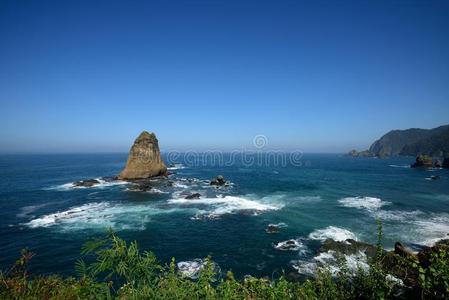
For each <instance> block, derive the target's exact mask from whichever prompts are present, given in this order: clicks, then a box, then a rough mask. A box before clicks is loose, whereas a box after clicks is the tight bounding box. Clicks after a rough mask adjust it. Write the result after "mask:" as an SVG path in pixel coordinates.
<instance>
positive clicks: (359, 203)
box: [338, 197, 391, 211]
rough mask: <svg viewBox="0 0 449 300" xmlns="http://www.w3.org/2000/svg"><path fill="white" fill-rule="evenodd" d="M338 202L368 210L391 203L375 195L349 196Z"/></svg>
mask: <svg viewBox="0 0 449 300" xmlns="http://www.w3.org/2000/svg"><path fill="white" fill-rule="evenodd" d="M338 202H339V203H340V204H342V205H343V206H345V207H353V208H357V209H366V210H368V211H374V210H378V209H379V208H381V207H382V206H384V205H389V204H391V202H387V201H382V200H381V199H379V198H374V197H347V198H343V199H340V200H338Z"/></svg>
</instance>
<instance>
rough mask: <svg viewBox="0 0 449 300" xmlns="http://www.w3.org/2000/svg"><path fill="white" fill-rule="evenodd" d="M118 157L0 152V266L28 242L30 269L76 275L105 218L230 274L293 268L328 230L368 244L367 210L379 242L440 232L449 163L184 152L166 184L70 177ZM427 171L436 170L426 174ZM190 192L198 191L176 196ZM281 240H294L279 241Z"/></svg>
mask: <svg viewBox="0 0 449 300" xmlns="http://www.w3.org/2000/svg"><path fill="white" fill-rule="evenodd" d="M126 158H127V154H126V153H123V154H92V155H88V154H80V155H3V156H0V170H1V180H0V250H1V251H0V253H1V255H0V268H1V269H5V268H6V267H7V266H8V265H10V264H11V263H12V262H13V261H14V260H15V259H17V258H18V256H19V251H20V250H21V249H22V248H25V247H28V248H29V249H30V250H32V251H33V252H35V253H36V256H35V258H34V259H33V262H32V264H31V269H32V272H34V273H42V274H45V273H49V272H59V273H63V274H73V273H74V263H75V261H76V260H77V259H78V258H80V249H81V247H82V245H83V242H84V241H86V240H87V239H89V238H92V237H98V236H103V235H104V234H105V231H106V229H107V228H108V227H111V228H113V229H114V230H115V231H116V232H117V233H118V234H119V235H120V236H121V237H123V238H125V239H126V240H128V241H131V240H136V241H137V242H138V244H139V246H140V248H141V249H146V250H151V251H153V252H154V253H156V255H157V257H158V258H159V260H160V261H162V262H169V260H170V259H171V258H172V257H175V258H176V260H177V261H178V262H187V263H189V262H190V263H191V262H192V261H193V262H194V261H195V259H200V258H204V257H206V256H208V255H210V256H211V257H212V260H213V261H214V262H215V263H217V264H218V266H219V267H220V268H221V269H222V270H232V271H234V272H235V273H236V275H237V276H238V277H242V276H244V275H246V274H251V275H257V276H269V277H271V276H274V275H273V274H279V273H280V272H281V271H282V270H284V271H285V272H302V271H304V269H307V268H306V267H307V266H309V267H310V265H307V264H308V263H310V262H313V261H314V260H315V262H316V257H315V255H316V253H315V252H316V250H317V249H318V248H319V247H320V244H321V242H322V241H323V240H324V239H326V238H333V239H336V240H344V239H346V238H354V239H357V240H360V241H366V242H370V243H374V242H375V241H376V219H380V220H381V221H382V224H383V228H384V246H385V247H386V248H392V247H393V245H394V242H395V241H396V240H400V241H403V242H405V243H407V244H408V245H410V246H411V247H416V246H417V245H426V244H427V245H429V244H431V243H432V242H433V241H435V240H438V239H441V238H443V237H445V236H446V234H447V233H449V171H448V170H416V169H411V168H409V167H408V166H409V165H410V164H411V163H412V162H413V161H414V159H413V158H412V157H398V158H388V159H373V158H356V159H355V158H351V157H346V156H343V155H338V154H305V155H303V156H302V157H301V163H299V164H298V163H295V164H291V163H287V164H279V163H274V162H271V163H270V162H262V163H258V162H257V161H256V162H251V163H248V161H242V160H239V159H237V160H235V161H232V163H230V164H223V163H217V162H213V161H208V160H203V161H201V160H200V161H196V162H193V163H192V161H186V159H185V157H184V158H183V159H179V161H177V162H178V163H179V164H176V165H175V166H172V167H171V168H170V169H171V172H173V173H174V174H173V175H171V177H170V180H171V181H172V183H173V185H172V186H171V187H161V188H160V189H154V190H151V191H149V192H135V191H129V190H128V189H129V187H130V185H129V184H126V183H124V182H112V183H107V182H105V183H103V184H100V185H97V186H94V187H91V188H73V187H72V185H71V183H72V182H74V181H76V180H81V179H87V178H101V177H103V176H114V175H116V174H118V173H119V172H120V170H121V169H122V168H123V167H124V165H125V162H126ZM220 174H221V175H223V176H224V177H225V178H226V179H227V180H229V182H230V185H229V186H227V187H222V188H215V187H212V186H210V185H209V183H208V180H210V179H212V178H214V177H215V176H217V175H220ZM432 175H439V176H440V179H439V180H430V176H432ZM193 192H198V193H200V194H201V195H202V197H201V198H200V199H194V200H186V199H184V198H185V195H187V194H188V193H193ZM269 224H278V225H279V227H281V229H280V232H279V233H275V234H268V233H267V232H266V231H265V229H266V228H267V226H268V225H269ZM289 239H293V240H294V241H295V247H293V248H291V249H288V250H285V249H284V250H281V249H282V242H283V241H286V240H289ZM197 262H198V261H197ZM193 266H194V265H193ZM301 266H302V267H301Z"/></svg>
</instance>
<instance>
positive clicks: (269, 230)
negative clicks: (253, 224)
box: [265, 224, 280, 233]
mask: <svg viewBox="0 0 449 300" xmlns="http://www.w3.org/2000/svg"><path fill="white" fill-rule="evenodd" d="M265 231H266V232H267V233H278V232H279V231H280V228H279V226H276V225H273V224H270V225H268V227H267V228H266V229H265Z"/></svg>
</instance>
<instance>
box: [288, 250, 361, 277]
mask: <svg viewBox="0 0 449 300" xmlns="http://www.w3.org/2000/svg"><path fill="white" fill-rule="evenodd" d="M337 256H338V255H337V253H336V252H335V251H333V250H329V251H327V252H322V253H320V254H318V255H317V256H315V257H314V258H313V259H312V260H311V261H301V260H297V261H292V266H293V268H294V269H295V270H297V271H298V273H300V274H305V275H309V276H315V275H316V274H317V272H318V271H319V270H328V271H329V272H330V273H331V274H332V275H333V276H336V275H337V274H338V273H339V272H341V264H340V261H339V260H338V259H337ZM341 258H343V259H344V263H345V265H346V269H347V270H348V271H349V272H350V274H355V273H356V272H357V271H358V270H359V269H361V270H363V271H364V272H367V271H368V270H369V265H368V262H367V257H366V255H365V253H363V252H362V251H359V252H357V253H356V254H351V255H341Z"/></svg>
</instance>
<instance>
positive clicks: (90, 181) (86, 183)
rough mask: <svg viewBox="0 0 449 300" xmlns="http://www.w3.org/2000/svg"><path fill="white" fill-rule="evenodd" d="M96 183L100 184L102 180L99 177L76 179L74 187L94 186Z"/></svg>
mask: <svg viewBox="0 0 449 300" xmlns="http://www.w3.org/2000/svg"><path fill="white" fill-rule="evenodd" d="M96 184H100V181H99V180H98V179H86V180H80V181H75V182H74V183H73V186H74V187H92V186H94V185H96Z"/></svg>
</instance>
